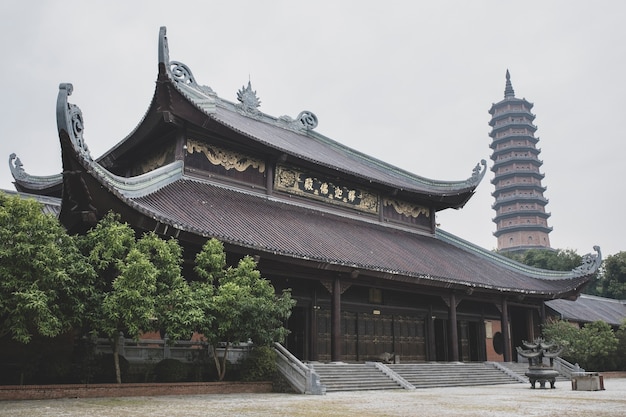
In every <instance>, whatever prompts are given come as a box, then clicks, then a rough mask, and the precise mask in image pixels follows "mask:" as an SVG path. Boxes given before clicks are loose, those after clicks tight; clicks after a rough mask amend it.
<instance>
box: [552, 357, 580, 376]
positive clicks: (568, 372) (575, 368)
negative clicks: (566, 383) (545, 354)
mask: <svg viewBox="0 0 626 417" xmlns="http://www.w3.org/2000/svg"><path fill="white" fill-rule="evenodd" d="M554 369H555V370H557V371H559V373H560V374H561V375H563V376H566V377H567V378H570V379H571V378H572V375H573V374H577V373H584V372H585V370H584V369H583V368H581V367H580V365H578V364H574V365H572V364H571V363H569V362H568V361H566V360H565V359H563V358H561V357H558V356H557V357H556V358H554Z"/></svg>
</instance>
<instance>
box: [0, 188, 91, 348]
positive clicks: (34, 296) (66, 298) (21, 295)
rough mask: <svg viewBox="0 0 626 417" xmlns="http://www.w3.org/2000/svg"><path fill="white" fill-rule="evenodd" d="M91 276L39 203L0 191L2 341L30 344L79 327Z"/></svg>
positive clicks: (69, 239)
mask: <svg viewBox="0 0 626 417" xmlns="http://www.w3.org/2000/svg"><path fill="white" fill-rule="evenodd" d="M94 278H95V274H94V271H93V269H92V268H91V267H90V266H89V264H88V263H87V262H86V260H85V259H84V257H83V256H82V255H81V254H80V252H79V250H78V247H77V245H76V242H75V240H74V239H73V238H72V237H71V236H69V235H68V234H67V233H66V232H65V229H63V227H62V226H61V225H60V223H59V222H58V220H57V219H56V218H55V217H54V216H52V215H49V214H44V213H43V211H42V206H41V204H40V203H38V202H36V201H35V200H33V199H23V198H20V197H17V196H8V195H6V194H5V193H0V279H1V280H0V337H2V336H6V335H9V337H11V338H12V339H13V340H16V341H18V342H21V343H28V342H30V341H31V339H32V337H33V335H34V334H38V335H41V336H45V337H54V336H57V335H59V334H61V333H62V332H65V331H67V330H69V329H70V328H72V327H73V326H77V325H80V320H81V318H82V317H83V316H84V314H85V312H86V304H85V300H86V298H87V295H88V291H89V290H88V289H89V288H90V285H91V282H92V281H93V279H94Z"/></svg>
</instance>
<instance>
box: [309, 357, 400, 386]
mask: <svg viewBox="0 0 626 417" xmlns="http://www.w3.org/2000/svg"><path fill="white" fill-rule="evenodd" d="M309 366H311V367H312V368H313V370H314V371H315V372H316V373H317V374H318V375H319V377H320V382H321V383H322V384H323V385H325V386H326V392H332V391H362V390H363V391H364V390H384V389H402V388H403V386H402V385H401V384H400V383H399V382H398V381H396V380H394V379H392V378H391V377H389V376H388V375H386V374H385V373H384V372H383V371H382V370H381V369H380V368H379V367H377V366H376V364H375V363H373V362H370V363H341V362H338V363H324V364H322V363H314V364H309Z"/></svg>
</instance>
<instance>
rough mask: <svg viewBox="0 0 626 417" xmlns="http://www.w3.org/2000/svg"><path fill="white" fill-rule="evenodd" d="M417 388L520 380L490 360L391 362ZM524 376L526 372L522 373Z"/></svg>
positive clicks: (508, 382)
mask: <svg viewBox="0 0 626 417" xmlns="http://www.w3.org/2000/svg"><path fill="white" fill-rule="evenodd" d="M387 366H388V367H389V368H391V370H393V371H394V372H396V373H397V374H398V375H400V376H402V377H403V378H404V379H405V380H407V381H408V382H409V383H411V384H412V385H413V386H414V387H415V388H434V387H460V386H472V385H496V384H514V383H519V382H520V381H519V379H517V378H514V377H512V376H510V375H507V374H506V373H505V372H503V371H502V370H500V369H497V368H496V367H495V366H494V365H493V364H492V363H489V362H464V363H461V362H429V363H409V364H394V365H387ZM522 375H524V374H523V373H522Z"/></svg>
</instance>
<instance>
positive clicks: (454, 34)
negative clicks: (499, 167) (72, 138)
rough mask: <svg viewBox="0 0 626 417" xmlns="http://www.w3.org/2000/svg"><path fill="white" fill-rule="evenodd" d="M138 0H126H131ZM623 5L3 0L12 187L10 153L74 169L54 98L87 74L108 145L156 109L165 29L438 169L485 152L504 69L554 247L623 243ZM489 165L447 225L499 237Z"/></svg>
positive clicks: (417, 169) (86, 85)
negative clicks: (535, 152) (524, 123)
mask: <svg viewBox="0 0 626 417" xmlns="http://www.w3.org/2000/svg"><path fill="white" fill-rule="evenodd" d="M126 3H128V4H126ZM625 18H626V2H623V1H618V0H615V1H606V0H596V1H593V2H591V1H572V0H566V1H560V0H558V1H556V0H553V1H534V0H530V1H524V2H512V1H496V0H482V1H481V0H473V1H462V0H459V1H440V0H437V1H435V0H433V1H393V0H388V1H385V2H381V1H369V0H360V1H337V0H335V1H325V0H317V1H266V2H263V1H237V0H230V1H207V0H204V1H187V2H185V1H178V2H176V1H160V0H150V1H129V0H126V1H116V0H107V1H99V0H95V1H53V0H41V1H34V0H30V1H29V0H21V1H3V2H2V3H1V4H0V44H1V46H2V55H3V57H4V64H3V65H2V66H1V67H0V76H1V79H2V80H3V87H2V90H3V97H4V99H3V100H2V104H1V110H2V112H1V117H2V122H1V123H0V155H4V158H5V161H6V162H5V165H4V168H0V188H2V189H14V187H13V185H12V183H11V182H12V177H11V173H10V170H9V166H8V158H9V154H10V153H12V152H15V153H17V155H18V156H19V157H20V159H21V161H22V163H23V164H24V168H25V170H26V172H28V173H29V174H32V175H50V174H55V173H58V172H60V170H61V160H60V148H59V143H58V137H57V134H56V119H55V117H56V116H55V103H56V96H57V92H58V85H59V83H62V82H71V83H73V84H74V94H73V95H72V97H70V101H71V102H72V103H74V104H77V105H78V106H79V107H80V108H81V109H82V111H83V117H84V120H85V139H86V142H87V145H88V146H89V148H90V150H91V154H92V155H93V156H94V157H97V156H99V155H101V154H102V153H103V152H105V151H106V150H107V149H109V148H110V147H112V146H113V145H114V144H116V143H117V142H119V141H120V140H122V139H123V138H124V137H125V136H126V135H127V134H128V133H130V132H131V131H132V129H133V128H134V127H135V126H136V125H137V123H139V121H140V120H141V118H142V117H143V115H144V113H145V111H146V110H147V109H148V106H149V104H150V100H151V98H152V94H153V92H154V83H155V80H156V75H157V40H158V31H159V27H160V26H167V30H168V40H169V46H170V58H171V59H172V60H176V61H181V62H183V63H185V64H186V65H187V66H189V67H190V68H191V70H192V71H193V73H194V76H195V78H196V80H197V81H198V83H200V84H204V85H208V86H210V87H211V88H212V89H213V90H215V91H216V92H217V93H218V95H220V97H223V98H225V99H228V100H231V101H235V100H236V92H237V90H238V89H239V88H241V87H242V86H243V85H244V84H247V82H248V79H250V80H251V82H252V87H253V89H254V90H256V91H257V94H258V96H259V97H260V99H261V108H260V110H261V111H263V112H265V113H268V114H270V115H273V116H281V115H289V116H291V117H295V116H296V115H297V114H298V113H299V112H300V111H301V110H305V109H306V110H310V111H312V112H314V113H315V114H316V115H317V117H318V119H319V125H318V127H317V129H316V130H317V131H318V132H320V133H322V134H324V135H326V136H328V137H330V138H332V139H335V140H337V141H339V142H341V143H343V144H345V145H348V146H350V147H353V148H355V149H358V150H360V151H362V152H365V153H367V154H370V155H372V156H375V157H377V158H379V159H382V160H384V161H386V162H389V163H391V164H394V165H396V166H398V167H401V168H404V169H406V170H409V171H411V172H414V173H416V174H418V175H422V176H424V177H428V178H433V179H440V180H460V179H465V178H468V177H469V176H470V175H471V173H472V168H473V167H474V166H475V165H476V163H478V162H479V161H480V160H481V159H486V160H487V161H488V163H489V168H491V166H492V163H491V162H492V161H491V160H490V159H489V156H490V155H491V149H490V148H489V144H490V143H491V138H490V137H489V136H488V133H489V131H490V127H489V125H488V122H489V120H490V115H489V114H488V112H487V111H488V110H489V108H490V107H491V104H492V103H494V102H498V101H500V100H502V99H503V94H504V86H505V72H506V70H507V68H508V69H509V70H510V72H511V80H512V82H513V87H514V89H515V94H516V97H519V98H526V99H527V100H529V101H530V102H532V103H534V104H535V107H534V108H533V113H534V114H536V116H537V118H536V119H535V124H536V125H537V126H538V131H537V133H536V136H538V137H539V138H540V141H539V143H538V145H537V146H538V147H539V148H541V154H540V158H541V159H542V160H543V161H544V165H543V166H542V168H541V170H542V172H543V173H545V174H546V176H545V179H544V180H543V185H545V186H547V187H548V190H547V191H546V193H545V196H546V197H547V198H548V199H549V200H550V202H549V204H548V206H547V211H549V212H551V213H552V217H550V218H549V219H548V224H549V225H550V226H552V227H554V231H553V232H552V233H551V234H550V239H551V243H552V247H554V248H562V249H574V250H576V251H577V252H578V253H579V254H581V255H582V254H585V253H588V252H592V251H593V250H592V247H593V245H596V244H597V245H600V246H601V248H602V250H603V255H604V256H606V255H609V254H614V253H616V252H619V251H621V250H626V244H624V243H623V239H624V236H626V222H625V221H624V219H623V214H622V213H623V211H622V210H623V205H624V202H625V201H624V200H625V199H626V197H625V196H624V185H623V184H622V181H623V180H624V179H625V178H626V164H624V162H623V160H624V150H625V149H626V140H625V139H626V138H625V133H624V132H625V131H624V129H622V128H621V127H620V126H621V122H622V121H623V120H624V119H625V115H626V100H625V98H626V47H625V46H624V42H625V41H626V24H624V20H625ZM492 178H493V173H492V172H491V171H488V172H487V175H486V177H485V179H484V180H483V182H482V183H481V184H480V186H479V187H478V190H477V193H476V195H475V196H474V197H473V198H472V199H471V200H470V201H469V203H468V204H467V205H466V206H465V208H463V209H461V210H458V211H457V210H446V211H444V212H441V213H440V214H439V215H438V217H437V221H438V223H440V224H441V227H442V228H443V229H445V230H447V231H449V232H452V233H454V234H456V235H458V236H460V237H462V238H465V239H467V240H469V241H471V242H474V243H476V244H479V245H480V246H483V247H485V248H487V249H493V248H495V247H496V244H497V243H496V238H495V237H494V236H493V232H494V231H495V224H494V223H493V222H492V218H493V217H494V216H495V212H494V211H493V210H492V208H491V205H492V203H493V197H492V196H491V192H492V191H493V189H494V188H493V185H492V184H491V183H490V180H491V179H492Z"/></svg>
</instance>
